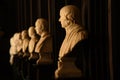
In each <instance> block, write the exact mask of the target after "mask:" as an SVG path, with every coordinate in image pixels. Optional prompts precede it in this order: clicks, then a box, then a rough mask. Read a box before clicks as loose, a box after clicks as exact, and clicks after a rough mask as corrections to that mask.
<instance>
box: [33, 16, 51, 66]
mask: <svg viewBox="0 0 120 80" xmlns="http://www.w3.org/2000/svg"><path fill="white" fill-rule="evenodd" d="M35 30H36V32H37V34H38V35H39V36H41V37H40V39H39V41H38V43H37V45H36V47H35V52H36V53H38V54H39V59H38V60H37V61H36V64H38V65H39V64H51V63H52V61H53V60H52V52H53V48H52V36H51V34H50V33H49V26H48V22H47V20H45V19H43V18H39V19H37V20H36V22H35Z"/></svg>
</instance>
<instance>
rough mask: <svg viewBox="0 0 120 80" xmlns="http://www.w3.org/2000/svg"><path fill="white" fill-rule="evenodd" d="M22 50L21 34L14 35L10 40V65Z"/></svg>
mask: <svg viewBox="0 0 120 80" xmlns="http://www.w3.org/2000/svg"><path fill="white" fill-rule="evenodd" d="M21 50H22V40H21V34H20V33H15V34H14V35H13V36H12V37H11V38H10V50H9V53H10V64H11V65H12V64H13V63H14V57H16V56H19V55H18V54H19V52H21Z"/></svg>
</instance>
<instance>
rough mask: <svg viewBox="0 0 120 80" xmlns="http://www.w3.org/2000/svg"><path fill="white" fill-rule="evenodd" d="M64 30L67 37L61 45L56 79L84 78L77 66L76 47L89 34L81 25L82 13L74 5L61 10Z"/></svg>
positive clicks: (61, 21) (60, 19) (60, 20)
mask: <svg viewBox="0 0 120 80" xmlns="http://www.w3.org/2000/svg"><path fill="white" fill-rule="evenodd" d="M59 22H60V23H61V26H62V28H64V29H65V31H66V35H65V38H64V40H63V43H62V45H61V48H60V51H59V58H58V60H59V61H58V68H57V70H56V71H55V78H77V77H82V71H81V70H80V69H78V68H77V67H76V65H75V61H76V57H77V54H78V53H76V52H77V51H74V47H75V46H76V45H78V43H79V42H80V41H82V40H84V39H86V38H87V32H86V30H85V28H84V27H83V26H81V25H80V11H79V9H78V8H77V7H76V6H74V5H67V6H64V7H63V8H61V9H60V18H59Z"/></svg>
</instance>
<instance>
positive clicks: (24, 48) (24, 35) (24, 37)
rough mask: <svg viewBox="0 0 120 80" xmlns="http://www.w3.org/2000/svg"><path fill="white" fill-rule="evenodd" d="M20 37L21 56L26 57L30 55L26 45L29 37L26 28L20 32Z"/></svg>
mask: <svg viewBox="0 0 120 80" xmlns="http://www.w3.org/2000/svg"><path fill="white" fill-rule="evenodd" d="M21 37H22V52H23V58H28V57H29V56H30V54H29V52H28V46H29V41H30V37H29V35H28V31H27V30H23V31H22V32H21Z"/></svg>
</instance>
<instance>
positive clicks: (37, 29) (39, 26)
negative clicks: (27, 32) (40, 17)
mask: <svg viewBox="0 0 120 80" xmlns="http://www.w3.org/2000/svg"><path fill="white" fill-rule="evenodd" d="M40 28H41V23H40V22H38V21H36V23H35V30H36V33H37V34H39V35H41V33H42V31H41V29H40Z"/></svg>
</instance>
